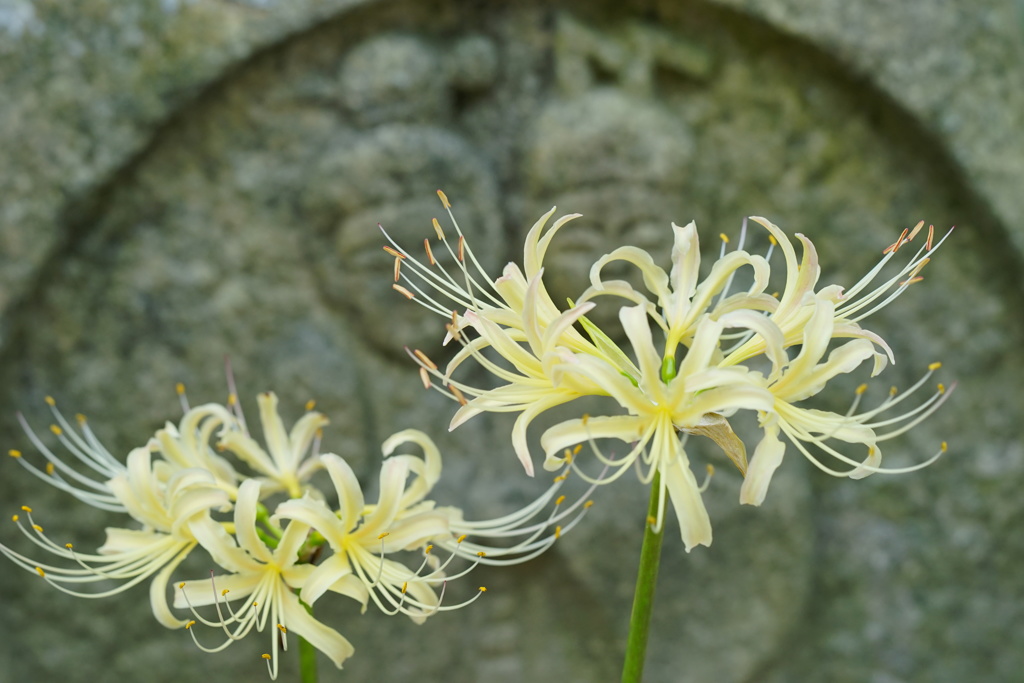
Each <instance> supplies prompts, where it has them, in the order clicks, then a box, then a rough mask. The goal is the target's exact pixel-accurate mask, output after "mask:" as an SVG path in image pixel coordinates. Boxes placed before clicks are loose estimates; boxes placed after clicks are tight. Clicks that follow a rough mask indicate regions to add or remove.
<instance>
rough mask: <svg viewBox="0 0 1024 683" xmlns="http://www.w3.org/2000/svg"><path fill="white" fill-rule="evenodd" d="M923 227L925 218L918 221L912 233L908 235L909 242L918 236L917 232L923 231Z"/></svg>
mask: <svg viewBox="0 0 1024 683" xmlns="http://www.w3.org/2000/svg"><path fill="white" fill-rule="evenodd" d="M923 227H924V221H923V220H921V221H918V222H917V225H915V226H914V228H913V229H912V230H911V231H910V234H909V235H907V241H908V242H909V241H910V240H912V239H914V238H915V237H917V233H919V232H921V228H923Z"/></svg>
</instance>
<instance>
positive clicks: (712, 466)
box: [707, 463, 715, 477]
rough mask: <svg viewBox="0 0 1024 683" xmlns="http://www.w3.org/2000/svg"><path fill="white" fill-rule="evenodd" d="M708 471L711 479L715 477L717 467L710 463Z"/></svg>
mask: <svg viewBox="0 0 1024 683" xmlns="http://www.w3.org/2000/svg"><path fill="white" fill-rule="evenodd" d="M707 471H708V476H709V477H711V476H714V474H715V466H714V465H712V464H711V463H708V466H707Z"/></svg>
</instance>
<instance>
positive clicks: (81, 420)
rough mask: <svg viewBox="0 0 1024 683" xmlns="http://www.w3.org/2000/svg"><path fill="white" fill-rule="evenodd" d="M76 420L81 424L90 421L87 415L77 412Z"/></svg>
mask: <svg viewBox="0 0 1024 683" xmlns="http://www.w3.org/2000/svg"><path fill="white" fill-rule="evenodd" d="M75 421H76V422H78V424H80V425H84V424H85V423H86V422H88V420H87V419H85V415H83V414H82V413H75Z"/></svg>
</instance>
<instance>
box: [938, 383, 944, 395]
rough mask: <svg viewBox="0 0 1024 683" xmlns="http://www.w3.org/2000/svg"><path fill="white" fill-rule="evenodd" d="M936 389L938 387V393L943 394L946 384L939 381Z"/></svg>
mask: <svg viewBox="0 0 1024 683" xmlns="http://www.w3.org/2000/svg"><path fill="white" fill-rule="evenodd" d="M938 389H939V393H940V394H944V393H946V385H945V384H943V383H941V382H939V386H938Z"/></svg>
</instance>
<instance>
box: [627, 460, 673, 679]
mask: <svg viewBox="0 0 1024 683" xmlns="http://www.w3.org/2000/svg"><path fill="white" fill-rule="evenodd" d="M660 484H661V473H658V472H656V473H655V474H654V479H652V480H651V502H650V503H649V504H648V506H647V520H646V522H645V523H644V543H643V546H642V547H641V548H640V569H639V570H638V571H637V577H636V591H635V592H634V593H633V612H632V614H630V616H629V636H628V637H627V640H626V661H625V663H624V664H623V667H622V683H640V681H641V680H642V678H643V673H644V657H645V655H646V653H647V636H648V634H649V633H650V627H651V611H652V609H653V607H654V587H655V585H657V583H658V565H659V563H660V562H661V541H662V539H663V538H664V537H665V530H664V528H662V529H661V530H660V531H658V532H655V531H654V520H655V519H657V516H658V495H659V491H660V489H661V486H660Z"/></svg>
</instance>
